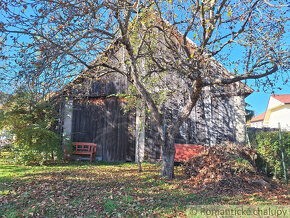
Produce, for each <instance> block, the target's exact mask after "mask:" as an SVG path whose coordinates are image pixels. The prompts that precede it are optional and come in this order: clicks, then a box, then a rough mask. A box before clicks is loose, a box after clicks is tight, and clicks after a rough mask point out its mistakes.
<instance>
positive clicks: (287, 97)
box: [271, 94, 290, 104]
mask: <svg viewBox="0 0 290 218" xmlns="http://www.w3.org/2000/svg"><path fill="white" fill-rule="evenodd" d="M271 96H272V97H273V98H275V99H277V100H278V101H281V102H282V103H285V104H290V94H288V95H271Z"/></svg>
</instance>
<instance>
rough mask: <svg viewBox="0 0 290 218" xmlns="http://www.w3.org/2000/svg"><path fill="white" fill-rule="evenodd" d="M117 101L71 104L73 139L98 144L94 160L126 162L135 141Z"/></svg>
mask: <svg viewBox="0 0 290 218" xmlns="http://www.w3.org/2000/svg"><path fill="white" fill-rule="evenodd" d="M128 121H129V118H128V115H126V114H125V115H124V113H123V111H122V108H121V101H120V100H119V99H118V98H109V99H101V98H98V99H86V100H77V101H74V109H73V120H72V139H73V141H80V142H93V143H96V144H97V159H99V160H104V161H126V160H127V159H128V157H130V156H131V154H130V152H131V150H132V147H133V148H134V142H133V141H132V139H131V138H132V137H130V135H129V132H128V125H130V124H128V123H129V122H128Z"/></svg>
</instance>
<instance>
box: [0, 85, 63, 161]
mask: <svg viewBox="0 0 290 218" xmlns="http://www.w3.org/2000/svg"><path fill="white" fill-rule="evenodd" d="M0 114H1V116H0V129H1V128H2V129H6V130H9V132H10V134H12V135H13V140H12V146H11V157H12V158H13V160H14V161H15V162H16V163H21V164H25V165H31V164H42V163H43V162H44V161H46V160H55V159H56V158H61V157H62V151H61V137H60V136H59V135H58V134H57V133H55V123H56V122H57V112H56V110H55V105H54V104H53V103H51V102H47V101H43V100H38V99H36V98H35V95H34V94H33V93H31V92H26V91H25V90H23V89H21V90H18V91H17V92H16V93H15V95H13V96H10V97H9V98H8V100H7V102H6V103H5V104H4V106H3V108H2V109H1V113H0Z"/></svg>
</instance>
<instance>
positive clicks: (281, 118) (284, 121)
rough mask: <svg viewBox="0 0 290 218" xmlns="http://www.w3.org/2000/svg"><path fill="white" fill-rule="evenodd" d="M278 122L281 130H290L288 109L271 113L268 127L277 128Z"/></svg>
mask: <svg viewBox="0 0 290 218" xmlns="http://www.w3.org/2000/svg"><path fill="white" fill-rule="evenodd" d="M279 122H280V125H281V128H282V129H287V130H290V108H289V107H284V108H281V109H280V110H276V111H272V113H271V115H270V118H269V123H268V126H269V127H271V128H278V123H279Z"/></svg>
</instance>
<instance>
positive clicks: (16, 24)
mask: <svg viewBox="0 0 290 218" xmlns="http://www.w3.org/2000/svg"><path fill="white" fill-rule="evenodd" d="M286 2H287V1H285V4H284V3H283V1H279V3H276V1H273V2H272V1H266V0H256V1H252V0H241V1H227V0H204V1H196V0H186V1H180V0H170V1H164V0H163V1H158V0H147V1H146V0H144V1H142V0H133V1H129V0H122V1H114V0H104V1H98V0H75V1H70V0H35V1H22V0H3V1H1V3H0V8H1V14H2V17H1V20H2V21H1V23H0V33H1V35H0V37H1V59H2V61H1V62H2V63H3V65H2V66H1V71H2V74H3V75H5V73H6V74H7V72H9V73H10V75H11V74H13V75H15V78H16V79H17V80H18V81H19V82H25V83H28V84H30V86H31V87H33V88H34V89H35V88H36V89H38V90H39V91H40V92H46V91H49V90H52V89H59V88H61V86H62V85H63V84H65V83H66V82H68V81H70V80H71V78H73V77H74V76H75V75H77V74H78V73H79V72H81V71H82V70H86V71H88V72H90V73H91V74H95V75H96V76H102V75H103V74H108V73H111V74H121V75H123V76H125V77H127V79H128V81H129V82H130V83H131V84H132V86H133V87H134V89H135V91H136V92H137V93H138V95H139V96H141V98H142V100H143V101H144V102H145V103H146V106H147V107H148V109H149V110H150V113H151V114H152V117H153V118H154V120H155V121H156V123H157V129H158V132H159V135H160V139H161V143H162V150H163V164H162V173H161V174H162V176H166V177H168V178H169V179H171V178H173V177H174V173H173V166H174V165H173V163H174V153H175V148H174V138H175V136H176V134H177V133H178V129H179V127H180V126H181V125H182V123H183V122H184V121H185V119H186V118H187V117H188V116H189V114H190V112H191V110H192V108H193V107H194V106H195V104H196V102H197V100H198V99H199V96H200V93H201V91H202V89H203V88H204V87H208V86H211V87H213V86H214V87H222V86H224V85H228V84H232V83H235V82H239V81H242V80H247V79H255V80H256V85H263V86H270V87H271V86H273V84H274V82H275V79H277V78H281V79H283V80H284V81H285V82H287V76H288V75H287V70H288V69H289V60H288V58H289V50H288V51H287V49H286V48H287V46H286V34H287V32H289V30H287V29H286V28H287V21H288V18H287V11H286V10H287V5H286ZM189 39H191V40H189ZM120 50H122V52H123V56H122V57H123V58H118V64H114V63H113V62H111V61H110V59H108V58H106V57H108V56H114V54H115V53H117V52H118V51H120ZM104 51H106V52H104ZM104 54H105V56H104ZM96 57H102V58H96ZM216 61H219V62H220V63H222V64H223V65H224V66H225V67H227V68H229V69H230V70H231V71H232V72H233V74H229V73H221V72H223V71H225V69H224V68H223V66H222V65H220V64H218V63H217V62H216ZM104 69H105V70H104ZM100 72H106V73H100ZM217 72H219V73H217ZM5 79H6V78H2V80H3V81H5ZM170 79H171V80H170ZM258 79H259V80H258ZM173 80H174V83H170V81H173ZM179 85H180V87H178V86H179ZM181 87H182V88H181ZM178 96H183V97H184V101H183V104H181V105H183V107H182V108H180V110H179V113H178V115H174V116H171V120H170V121H167V122H166V128H164V116H165V114H164V111H169V112H170V108H168V107H169V106H170V102H174V101H175V99H176V98H177V97H178Z"/></svg>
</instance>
